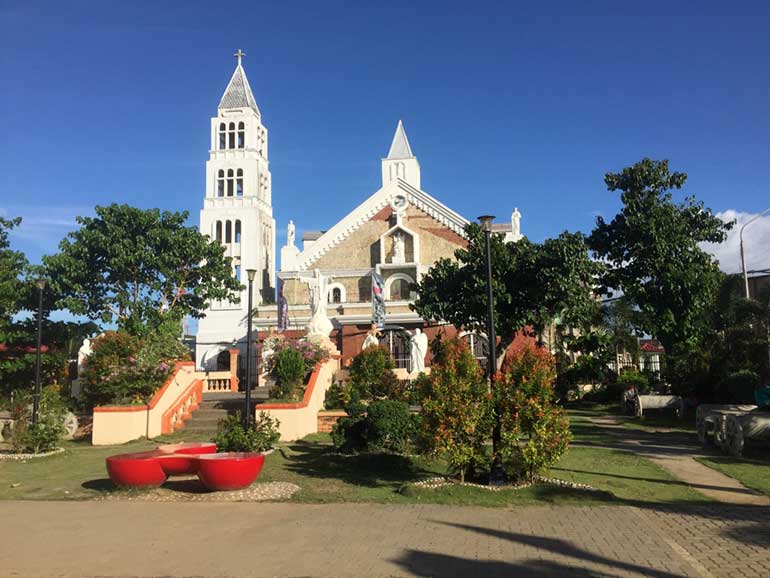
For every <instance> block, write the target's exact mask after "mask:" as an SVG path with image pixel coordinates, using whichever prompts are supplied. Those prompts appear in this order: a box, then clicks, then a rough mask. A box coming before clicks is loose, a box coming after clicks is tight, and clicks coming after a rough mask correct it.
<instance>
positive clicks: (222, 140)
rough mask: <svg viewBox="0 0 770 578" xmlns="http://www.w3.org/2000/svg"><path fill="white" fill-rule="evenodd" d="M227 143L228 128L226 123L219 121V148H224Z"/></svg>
mask: <svg viewBox="0 0 770 578" xmlns="http://www.w3.org/2000/svg"><path fill="white" fill-rule="evenodd" d="M225 145H227V128H226V127H225V123H223V122H221V123H219V150H222V149H224V148H225Z"/></svg>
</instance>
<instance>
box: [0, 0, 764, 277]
mask: <svg viewBox="0 0 770 578" xmlns="http://www.w3.org/2000/svg"><path fill="white" fill-rule="evenodd" d="M768 29H770V3H767V2H734V3H725V2H678V1H671V0H669V1H666V2H652V1H647V2H617V1H600V2H526V3H525V2H485V1H478V2H473V3H469V2H441V3H438V2H424V1H420V2H415V1H412V2H400V1H392V2H387V3H385V2H335V1H331V0H327V1H324V2H288V1H282V2H255V1H251V2H236V1H235V0H231V1H228V2H227V3H226V4H222V3H214V2H194V1H185V2H170V1H169V2H149V1H146V2H66V3H64V2H36V1H29V0H25V1H8V0H0V49H1V50H0V74H1V75H2V76H1V78H2V81H1V85H2V88H1V89H0V99H1V100H0V119H1V120H2V131H0V139H1V140H0V147H1V150H2V155H0V171H2V175H3V178H2V179H0V214H5V215H6V216H16V215H21V216H22V217H23V218H24V220H25V223H24V225H23V226H22V228H21V229H20V230H19V231H18V232H17V233H16V234H15V235H14V236H13V240H14V243H15V244H16V246H18V247H19V248H22V249H23V250H25V251H26V252H27V254H28V255H29V257H30V258H31V259H32V260H33V261H36V260H38V259H39V257H40V255H41V254H43V253H50V252H53V251H55V248H56V245H57V243H58V241H59V239H60V238H61V237H62V236H63V235H64V234H66V232H67V231H68V230H71V229H72V227H73V225H74V217H75V216H76V215H79V214H89V213H91V212H92V210H93V206H94V205H96V204H108V203H111V202H126V203H129V204H132V205H137V206H141V207H156V206H157V207H161V208H163V209H171V210H183V209H184V210H188V211H190V213H191V217H190V219H191V222H192V223H195V224H197V220H198V211H199V209H200V207H201V205H202V198H203V189H204V163H205V161H206V158H207V153H208V147H209V118H210V117H211V116H213V115H214V114H215V113H216V106H217V103H218V102H219V98H220V97H221V94H222V92H223V90H224V88H225V85H226V84H227V81H228V79H229V78H230V75H231V73H232V70H233V68H234V65H235V59H234V58H233V57H232V54H233V52H234V51H235V50H236V49H237V48H242V49H243V50H244V51H245V52H246V53H247V56H246V58H245V60H244V65H245V68H246V71H247V74H248V76H249V80H250V83H251V86H252V88H253V90H254V93H255V96H256V99H257V102H258V103H259V106H260V109H261V111H262V115H263V120H264V122H265V124H266V125H267V127H268V129H269V131H270V137H269V138H270V142H269V147H270V161H271V170H272V173H273V202H274V213H275V216H276V218H277V220H278V226H279V230H280V231H281V233H282V234H283V235H284V236H285V225H286V223H287V221H288V219H290V218H291V219H294V221H295V223H297V228H298V231H299V232H300V233H301V232H302V231H303V230H308V229H326V228H329V227H330V226H331V225H333V224H334V223H335V222H336V221H337V220H338V219H339V218H341V217H342V216H344V215H345V214H346V213H347V212H348V211H349V210H350V209H352V208H353V207H354V206H355V205H356V204H358V203H359V202H360V201H362V200H363V199H364V198H366V197H367V196H368V195H369V194H371V193H372V192H374V191H375V190H376V189H377V188H378V187H379V182H380V158H381V157H383V156H385V155H386V153H387V150H388V146H389V145H390V139H391V137H392V135H393V131H394V129H395V127H396V123H397V121H398V119H399V118H401V119H403V121H404V124H405V127H406V130H407V133H408V135H409V139H410V141H411V145H412V150H413V151H414V153H415V154H416V156H417V157H418V159H419V161H420V164H421V167H422V183H423V188H424V189H425V190H426V191H427V192H429V193H431V194H433V195H434V196H436V197H437V198H439V199H440V200H441V201H443V202H444V203H446V204H447V205H449V206H450V207H452V208H453V209H455V210H456V211H458V212H459V213H461V214H463V215H464V216H466V217H468V218H474V217H476V216H477V215H479V214H484V213H492V214H496V215H498V219H499V220H507V219H508V218H509V216H510V213H511V211H512V210H513V207H514V206H518V207H519V209H520V210H521V212H522V213H523V221H522V229H523V232H524V233H525V234H527V235H528V236H529V237H531V238H533V239H535V240H542V239H543V238H546V237H549V236H553V235H556V234H558V233H559V232H561V231H562V230H564V229H569V230H582V231H584V232H588V231H589V230H590V229H591V227H592V225H593V222H594V219H595V216H596V215H598V214H601V215H604V216H606V217H611V216H612V215H613V214H614V213H615V212H616V211H617V209H618V207H619V202H618V198H617V195H616V194H614V193H609V192H607V191H606V189H605V187H604V184H603V180H602V179H603V175H604V173H605V172H607V171H609V170H612V171H616V170H619V169H621V168H622V167H624V166H627V165H630V164H633V163H634V162H636V161H638V160H639V159H641V158H642V157H644V156H649V157H652V158H667V159H670V162H671V165H672V168H673V169H676V170H681V171H685V172H687V173H689V180H688V186H687V189H686V192H687V193H692V194H695V195H696V196H697V197H698V198H699V199H701V200H703V201H704V202H705V203H706V205H707V206H709V207H711V208H713V209H714V210H715V211H719V212H727V211H732V212H731V213H729V212H728V213H725V214H727V215H734V216H737V217H738V218H739V219H741V220H742V222H745V220H746V219H747V218H748V217H749V215H750V214H753V213H757V212H759V211H761V210H764V209H765V208H767V207H770V34H769V33H768ZM747 233H750V236H749V239H750V241H751V245H750V251H749V261H750V267H755V268H759V267H762V266H764V267H767V266H770V218H767V219H761V220H759V221H757V222H756V223H755V224H754V225H752V227H751V228H750V229H747ZM279 241H280V239H279ZM733 241H734V240H733ZM762 243H764V247H762ZM736 249H737V246H736V245H735V243H734V242H733V243H732V244H729V243H728V245H726V246H725V247H723V248H716V249H714V250H715V252H716V253H717V254H718V255H719V256H720V258H721V259H722V260H723V265H724V266H725V268H726V269H728V270H729V269H732V270H735V268H736V263H737V261H736V258H737V250H736Z"/></svg>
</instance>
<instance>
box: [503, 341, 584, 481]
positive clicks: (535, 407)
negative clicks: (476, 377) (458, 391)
mask: <svg viewBox="0 0 770 578" xmlns="http://www.w3.org/2000/svg"><path fill="white" fill-rule="evenodd" d="M555 375H556V371H555V360H554V357H553V356H552V355H551V354H550V353H549V352H548V351H546V350H545V349H543V348H541V347H536V346H534V345H533V344H529V343H528V344H524V345H522V346H520V347H518V348H516V349H513V350H511V351H509V352H508V354H506V359H505V362H504V363H503V367H502V371H501V372H500V374H499V377H498V379H497V380H496V387H495V396H496V400H497V407H498V409H499V411H500V421H501V426H502V447H501V451H502V456H501V458H502V459H503V464H504V466H505V467H506V470H507V473H508V475H509V476H512V477H514V478H521V477H528V478H529V479H532V478H533V477H534V476H535V474H536V473H538V472H539V471H540V470H542V469H544V468H547V467H550V466H551V465H553V464H554V463H556V461H557V460H558V459H559V457H560V456H561V455H562V454H563V453H564V452H565V451H566V449H567V447H568V445H569V440H570V432H569V422H568V420H567V417H566V415H565V414H564V411H563V410H562V409H561V408H559V407H557V406H556V405H554V403H553V398H554V389H553V380H554V378H555Z"/></svg>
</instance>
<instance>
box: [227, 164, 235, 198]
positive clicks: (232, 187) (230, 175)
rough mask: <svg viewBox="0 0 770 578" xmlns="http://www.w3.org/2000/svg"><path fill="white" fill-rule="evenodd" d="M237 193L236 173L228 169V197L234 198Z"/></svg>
mask: <svg viewBox="0 0 770 578" xmlns="http://www.w3.org/2000/svg"><path fill="white" fill-rule="evenodd" d="M234 191H235V173H234V172H233V169H227V196H228V197H232V196H233V193H234Z"/></svg>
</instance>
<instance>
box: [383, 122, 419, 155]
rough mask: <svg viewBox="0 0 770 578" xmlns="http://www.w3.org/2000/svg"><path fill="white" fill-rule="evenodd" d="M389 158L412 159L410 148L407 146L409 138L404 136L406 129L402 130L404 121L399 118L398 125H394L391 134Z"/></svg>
mask: <svg viewBox="0 0 770 578" xmlns="http://www.w3.org/2000/svg"><path fill="white" fill-rule="evenodd" d="M387 158H389V159H412V158H414V155H413V154H412V149H411V147H410V146H409V139H407V138H406V131H405V130H404V123H403V122H401V120H400V119H399V121H398V126H397V127H396V133H395V134H394V135H393V142H392V143H391V144H390V151H388V157H387Z"/></svg>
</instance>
